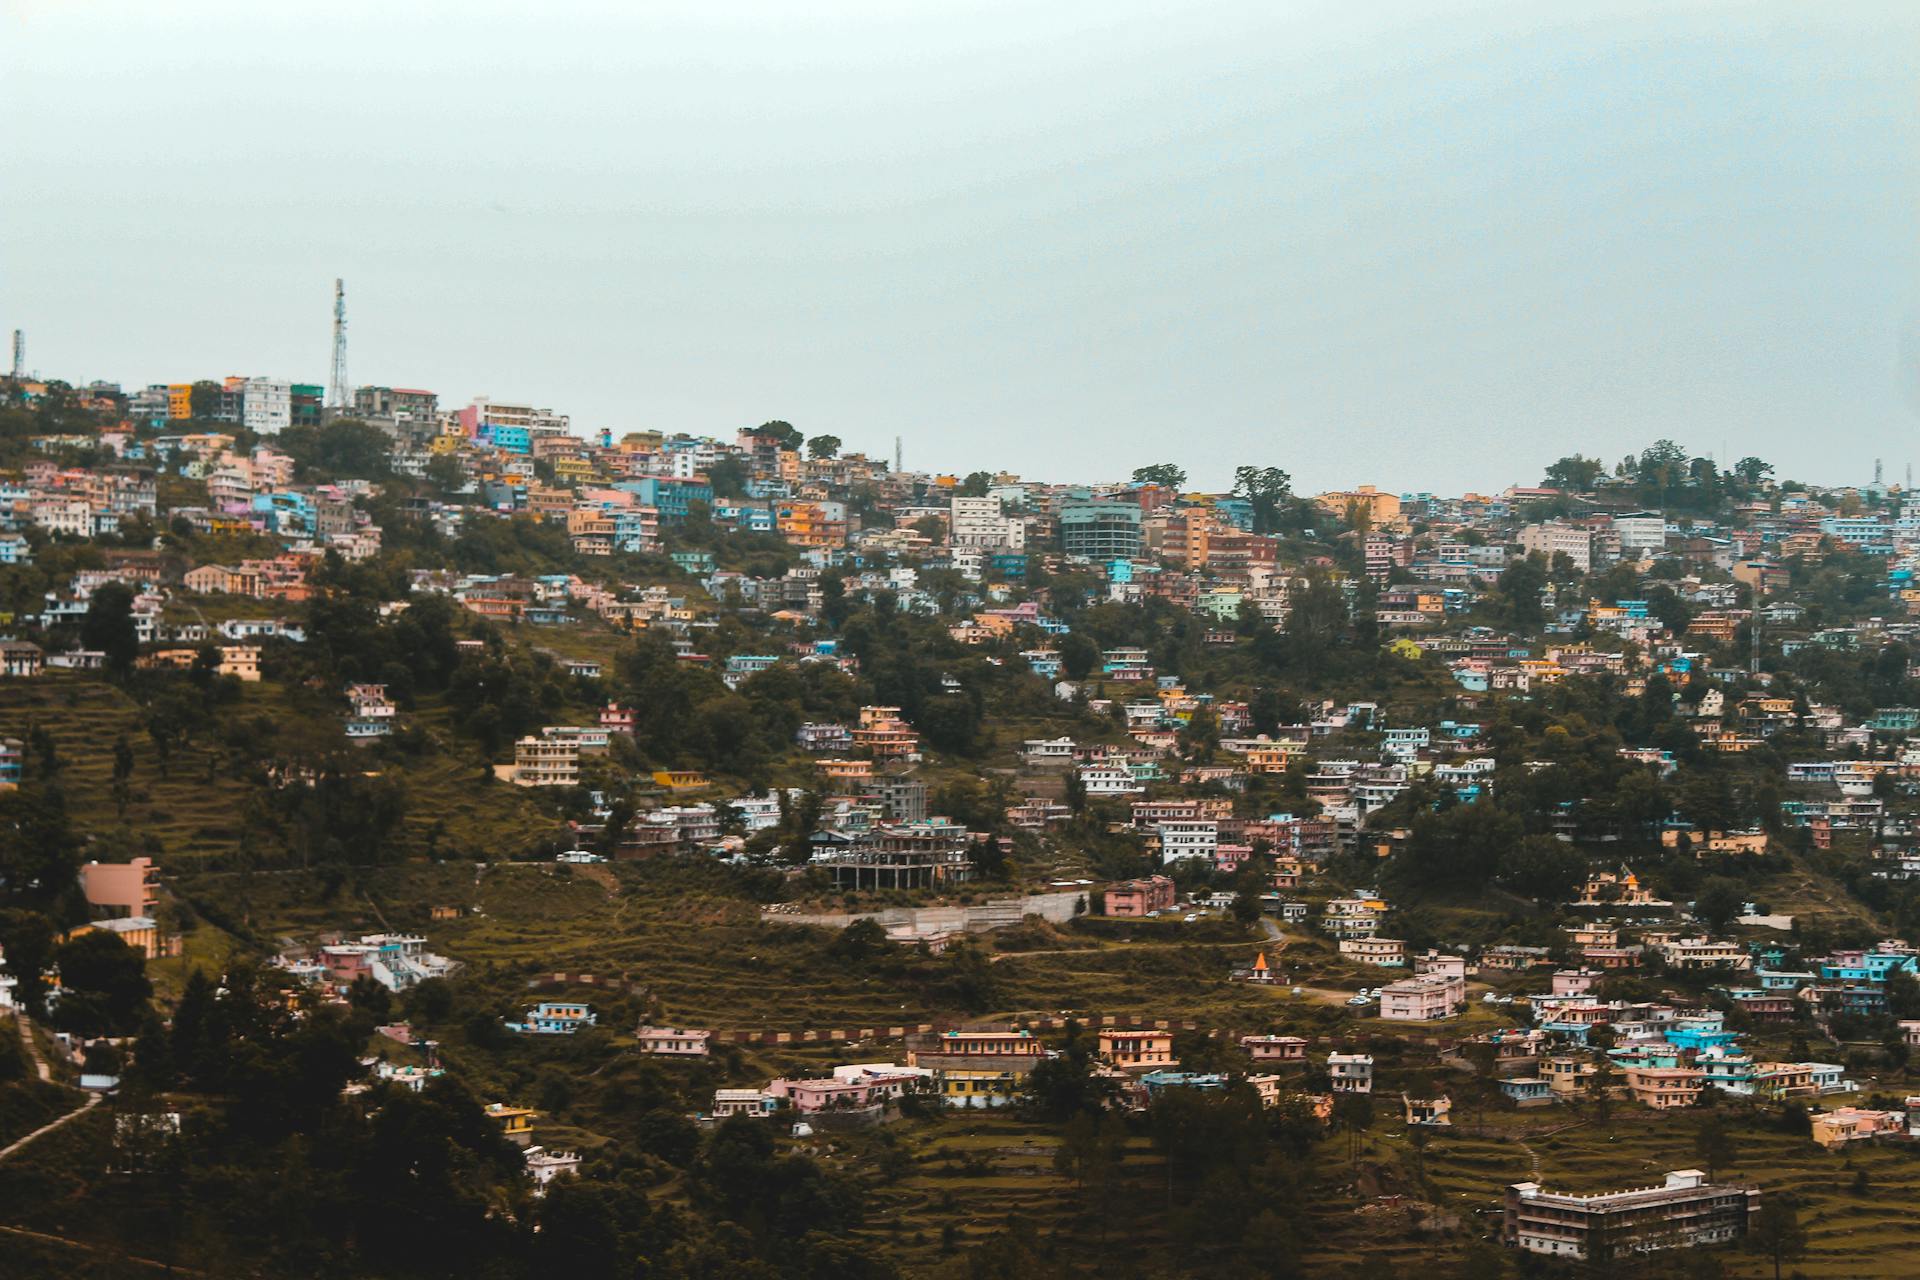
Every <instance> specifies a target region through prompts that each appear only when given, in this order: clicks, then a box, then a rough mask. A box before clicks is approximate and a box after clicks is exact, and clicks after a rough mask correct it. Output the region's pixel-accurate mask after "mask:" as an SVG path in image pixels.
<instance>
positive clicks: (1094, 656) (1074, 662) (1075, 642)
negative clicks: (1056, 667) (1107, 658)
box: [1060, 631, 1100, 680]
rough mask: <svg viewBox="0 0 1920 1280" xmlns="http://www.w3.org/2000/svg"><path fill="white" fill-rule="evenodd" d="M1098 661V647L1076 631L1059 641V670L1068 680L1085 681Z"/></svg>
mask: <svg viewBox="0 0 1920 1280" xmlns="http://www.w3.org/2000/svg"><path fill="white" fill-rule="evenodd" d="M1099 661H1100V646H1099V645H1097V644H1095V643H1094V642H1093V641H1092V640H1090V639H1088V638H1087V637H1086V636H1085V635H1083V634H1081V633H1080V632H1078V631H1072V632H1069V633H1067V635H1065V636H1063V637H1062V638H1061V640H1060V670H1061V672H1062V673H1063V674H1064V675H1065V676H1066V677H1067V679H1069V680H1085V679H1086V678H1087V676H1088V675H1089V674H1090V673H1091V672H1092V671H1093V668H1094V664H1095V663H1097V662H1099Z"/></svg>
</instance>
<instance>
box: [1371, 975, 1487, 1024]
mask: <svg viewBox="0 0 1920 1280" xmlns="http://www.w3.org/2000/svg"><path fill="white" fill-rule="evenodd" d="M1466 1002H1467V982H1466V979H1465V978H1461V977H1450V976H1446V975H1442V974H1423V975H1420V976H1418V977H1412V978H1402V979H1400V980H1399V981H1398V982H1389V983H1388V984H1387V985H1386V986H1384V987H1382V988H1380V1017H1381V1018H1382V1019H1383V1020H1385V1021H1387V1022H1432V1021H1434V1020H1436V1019H1439V1018H1450V1017H1452V1016H1453V1015H1454V1014H1456V1013H1458V1012H1459V1011H1460V1009H1461V1007H1462V1006H1464V1005H1465V1004H1466Z"/></svg>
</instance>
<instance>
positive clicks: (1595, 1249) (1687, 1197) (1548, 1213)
mask: <svg viewBox="0 0 1920 1280" xmlns="http://www.w3.org/2000/svg"><path fill="white" fill-rule="evenodd" d="M1759 1210H1760V1191H1759V1189H1758V1188H1757V1187H1743V1186H1735V1185H1731V1184H1724V1183H1711V1182H1708V1181H1707V1175H1706V1174H1704V1173H1702V1172H1700V1171H1699V1170H1698V1169H1676V1170H1675V1171H1674V1172H1672V1173H1669V1174H1668V1175H1667V1178H1666V1183H1665V1184H1664V1185H1662V1186H1658V1187H1644V1188H1640V1189H1638V1190H1633V1191H1611V1192H1604V1193H1601V1194H1598V1195H1590V1196H1581V1195H1561V1194H1555V1193H1552V1192H1549V1191H1545V1190H1542V1189H1541V1186H1540V1184H1539V1183H1537V1182H1516V1183H1514V1184H1513V1185H1512V1186H1510V1187H1508V1188H1507V1203H1506V1213H1505V1219H1504V1223H1503V1231H1502V1234H1503V1237H1504V1239H1505V1241H1506V1243H1507V1245H1508V1247H1510V1248H1515V1249H1524V1250H1526V1251H1527V1252H1529V1253H1541V1254H1546V1255H1547V1256H1549V1257H1556V1258H1569V1259H1574V1260H1577V1261H1594V1262H1612V1261H1614V1260H1618V1259H1625V1258H1629V1257H1631V1256H1633V1255H1634V1254H1639V1253H1652V1252H1654V1251H1656V1250H1661V1249H1690V1248H1693V1247H1695V1246H1698V1245H1715V1244H1726V1243H1728V1242H1729V1241H1733V1240H1738V1239H1740V1238H1741V1237H1743V1236H1745V1235H1746V1234H1747V1232H1748V1231H1749V1230H1751V1223H1752V1221H1753V1218H1754V1216H1755V1215H1756V1214H1757V1213H1758V1212H1759Z"/></svg>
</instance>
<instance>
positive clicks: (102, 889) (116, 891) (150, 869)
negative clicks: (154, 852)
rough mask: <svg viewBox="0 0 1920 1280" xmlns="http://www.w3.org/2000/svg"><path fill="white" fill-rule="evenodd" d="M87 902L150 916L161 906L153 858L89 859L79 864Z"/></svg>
mask: <svg viewBox="0 0 1920 1280" xmlns="http://www.w3.org/2000/svg"><path fill="white" fill-rule="evenodd" d="M80 891H81V893H83V894H84V895H86V899H87V905H88V906H90V907H100V908H102V909H104V910H106V911H108V912H111V913H112V914H114V915H116V916H122V917H125V916H151V915H153V914H154V912H155V911H156V910H158V908H159V906H160V868H159V867H158V866H156V865H154V862H153V859H151V858H146V857H140V858H133V859H131V860H129V861H127V862H89V863H86V864H85V865H84V866H82V867H81V868H80Z"/></svg>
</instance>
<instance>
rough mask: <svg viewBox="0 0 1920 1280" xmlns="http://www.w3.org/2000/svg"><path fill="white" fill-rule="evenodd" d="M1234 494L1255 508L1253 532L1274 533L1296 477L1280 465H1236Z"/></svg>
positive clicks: (1291, 492) (1291, 494)
mask: <svg viewBox="0 0 1920 1280" xmlns="http://www.w3.org/2000/svg"><path fill="white" fill-rule="evenodd" d="M1233 494H1234V496H1235V497H1238V498H1245V499H1246V500H1247V504H1248V505H1249V506H1251V507H1252V508H1253V531H1254V532H1255V533H1272V532H1273V531H1274V529H1275V528H1276V527H1278V525H1279V523H1280V506H1281V504H1282V503H1284V502H1285V501H1286V500H1287V499H1288V498H1289V497H1291V496H1293V477H1292V476H1290V475H1288V474H1287V473H1286V472H1284V471H1282V470H1281V469H1280V468H1278V467H1235V468H1234V470H1233Z"/></svg>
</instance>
